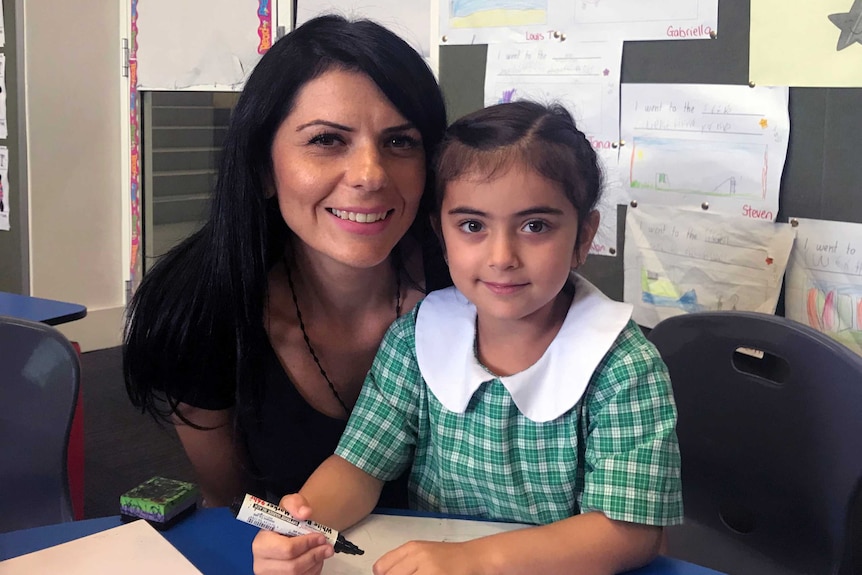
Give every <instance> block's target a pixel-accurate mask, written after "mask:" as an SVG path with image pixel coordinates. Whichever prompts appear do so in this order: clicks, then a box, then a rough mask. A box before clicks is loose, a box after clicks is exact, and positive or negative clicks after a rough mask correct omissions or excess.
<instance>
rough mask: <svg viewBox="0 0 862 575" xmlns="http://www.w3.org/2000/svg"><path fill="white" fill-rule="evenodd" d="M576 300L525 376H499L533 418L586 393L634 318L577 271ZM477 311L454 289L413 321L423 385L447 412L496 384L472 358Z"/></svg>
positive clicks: (545, 417) (435, 296)
mask: <svg viewBox="0 0 862 575" xmlns="http://www.w3.org/2000/svg"><path fill="white" fill-rule="evenodd" d="M572 277H573V279H574V281H575V297H574V299H573V300H572V305H571V306H570V307H569V312H568V314H567V315H566V319H565V320H564V321H563V326H562V327H561V328H560V332H559V334H557V337H556V338H554V341H552V342H551V345H550V346H548V349H547V350H545V353H544V354H543V355H542V357H541V358H539V361H537V362H536V363H534V364H533V365H531V366H530V367H528V368H527V369H525V370H524V371H522V372H519V373H516V374H514V375H509V376H505V377H499V378H498V379H499V380H500V381H501V382H502V384H503V385H504V386H505V387H506V389H507V390H508V392H509V394H510V395H511V396H512V400H513V401H514V402H515V405H516V406H517V407H518V409H519V410H520V411H521V413H523V414H524V416H526V417H527V418H528V419H530V420H532V421H536V422H543V421H551V420H553V419H556V418H557V417H559V416H561V415H562V414H564V413H565V412H567V411H569V410H570V409H571V408H572V407H573V406H574V405H575V404H576V403H577V402H578V400H579V399H580V398H581V396H583V394H584V392H585V391H586V389H587V385H588V384H589V382H590V379H591V378H592V375H593V372H594V371H595V369H596V367H597V366H598V365H599V362H601V360H602V358H603V357H604V356H605V354H606V353H607V352H608V350H609V349H610V348H611V346H612V345H613V343H614V341H616V339H617V336H618V335H619V334H620V332H621V331H622V330H623V328H624V327H625V326H626V324H627V323H628V321H629V319H630V318H631V315H632V306H631V305H630V304H626V303H620V302H616V301H614V300H612V299H609V298H608V297H607V296H605V295H604V294H603V293H602V292H600V291H599V290H598V288H596V287H595V286H594V285H593V284H591V283H590V282H588V281H587V280H585V279H584V278H582V277H580V276H579V275H577V274H572ZM475 335H476V306H474V305H473V304H472V303H470V302H469V301H468V300H467V298H466V297H464V295H463V294H461V292H459V291H458V290H457V289H456V288H454V287H451V288H447V289H444V290H439V291H435V292H432V293H431V294H429V295H428V296H427V297H426V298H425V299H424V300H423V301H422V304H421V305H420V306H419V313H418V316H417V318H416V359H417V361H418V364H419V369H420V371H421V372H422V377H423V378H424V379H425V383H426V384H427V385H428V387H429V388H430V389H431V392H432V393H433V394H434V396H435V397H436V398H437V399H438V400H439V401H440V403H442V404H443V406H444V407H446V409H448V410H450V411H454V412H456V413H464V412H465V411H466V410H467V405H468V404H469V403H470V398H472V397H473V394H474V393H475V392H476V390H477V389H479V386H481V385H482V383H484V382H486V381H490V380H492V379H494V376H493V375H491V374H490V373H489V372H488V371H487V370H486V369H485V368H484V367H483V366H482V365H481V364H480V363H479V360H478V359H477V358H476V356H475V354H474V342H475Z"/></svg>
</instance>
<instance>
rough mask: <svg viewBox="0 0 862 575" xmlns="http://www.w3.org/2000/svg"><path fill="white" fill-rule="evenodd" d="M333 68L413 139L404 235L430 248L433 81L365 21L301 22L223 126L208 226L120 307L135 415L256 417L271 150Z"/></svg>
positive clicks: (280, 228)
mask: <svg viewBox="0 0 862 575" xmlns="http://www.w3.org/2000/svg"><path fill="white" fill-rule="evenodd" d="M332 69H341V70H348V71H357V72H361V73H364V74H366V75H367V76H368V77H369V78H371V80H372V81H373V82H374V83H375V84H376V85H377V86H378V87H379V88H380V90H381V91H382V92H383V93H384V94H385V95H386V97H387V98H388V99H389V100H390V102H392V104H393V105H394V106H395V108H397V109H398V111H399V112H400V113H401V114H402V115H403V116H404V117H405V118H406V119H407V120H408V121H410V122H411V123H412V124H413V125H414V126H415V127H416V128H417V129H418V130H419V132H420V133H421V134H422V143H423V145H424V148H425V157H426V163H427V166H426V168H427V169H426V173H427V174H428V181H427V182H426V187H425V192H424V194H423V196H422V200H421V202H420V206H419V212H418V214H417V216H416V220H415V221H414V223H413V225H412V227H411V229H410V231H409V232H408V234H411V235H412V236H413V237H414V238H415V239H416V240H417V241H418V242H419V243H420V245H421V246H423V248H428V249H433V248H434V246H436V243H437V242H436V238H435V237H434V234H433V233H432V232H431V228H430V225H429V214H430V213H431V210H432V209H433V204H434V200H433V189H434V186H433V182H432V179H433V178H432V174H433V170H432V169H431V162H432V160H433V157H434V152H435V150H436V147H437V145H438V143H439V142H440V140H441V138H442V136H443V131H444V129H445V127H446V109H445V105H444V102H443V98H442V95H441V93H440V89H439V87H438V85H437V82H436V80H435V79H434V75H433V74H432V73H431V71H430V70H429V68H428V66H427V64H426V63H425V62H424V60H423V59H422V58H421V57H420V56H419V54H417V53H416V51H415V50H413V49H412V48H411V47H410V46H409V45H408V44H407V43H406V42H404V41H403V40H401V39H400V38H399V37H398V36H396V35H395V34H393V33H392V32H390V31H388V30H386V29H385V28H383V27H382V26H380V25H378V24H376V23H374V22H371V21H368V20H359V21H353V22H351V21H348V20H346V19H344V18H341V17H339V16H322V17H319V18H316V19H314V20H310V21H309V22H307V23H305V24H303V25H302V26H300V27H299V28H297V29H296V30H295V31H293V32H291V33H289V34H288V35H287V36H285V37H284V38H282V39H281V40H279V41H278V42H276V43H275V44H274V45H273V47H272V48H271V49H270V50H269V51H268V52H267V53H266V54H265V55H264V56H263V57H262V58H261V60H260V61H259V62H258V64H257V66H256V67H255V69H254V71H253V72H252V73H251V75H250V76H249V78H248V81H247V83H246V85H245V88H244V89H243V92H242V94H241V96H240V98H239V101H238V102H237V105H236V107H235V109H234V111H233V114H232V116H231V120H230V125H229V127H228V132H227V136H226V140H225V145H224V150H223V153H222V156H221V160H220V165H219V174H218V179H217V181H216V185H215V189H214V192H213V198H212V204H211V211H210V215H209V218H208V220H207V222H206V223H205V224H204V226H203V227H202V228H201V229H200V230H199V231H198V232H196V233H195V234H194V235H192V236H191V237H189V238H188V239H186V240H185V241H184V242H182V243H181V244H180V245H178V246H177V247H175V248H174V249H172V250H171V251H170V252H169V253H168V254H166V255H165V256H164V257H163V258H162V259H161V260H160V261H159V262H158V263H157V264H156V265H155V266H154V267H153V269H152V270H151V271H150V272H149V273H147V275H146V276H145V277H144V279H143V281H142V282H141V285H140V287H139V288H138V290H137V291H136V293H135V295H134V297H133V298H132V301H131V303H130V304H129V309H128V315H127V321H126V329H125V337H124V347H123V372H124V377H125V382H126V390H127V392H128V394H129V397H130V398H131V400H132V403H133V404H134V405H135V406H137V407H139V408H140V409H141V410H142V411H149V412H150V413H152V414H153V415H154V416H156V417H158V418H166V417H169V416H170V414H171V413H173V412H175V409H176V406H177V404H178V403H179V402H180V401H182V402H185V403H189V404H192V405H198V406H200V407H208V405H207V399H208V398H210V397H211V396H221V397H224V396H225V394H235V397H236V401H237V403H238V404H241V405H244V406H245V405H252V406H255V408H256V406H257V402H259V400H260V399H259V398H260V395H259V394H260V385H261V382H262V379H263V378H262V375H261V372H260V363H261V362H260V360H259V357H260V353H261V350H262V349H263V346H265V345H266V342H265V340H264V339H263V338H265V337H266V332H265V331H264V329H263V318H264V306H265V301H266V297H267V273H268V270H269V268H270V266H271V265H272V264H273V263H274V262H275V261H276V260H277V259H278V258H280V257H281V255H282V253H283V251H284V246H285V245H286V243H287V242H288V241H289V233H290V231H289V229H288V228H287V225H286V224H285V223H284V220H283V218H282V216H281V214H280V212H279V210H278V205H277V200H276V198H274V197H273V198H270V199H267V198H266V190H267V189H268V188H269V187H271V186H272V185H273V183H274V177H273V166H272V153H271V150H272V142H273V138H274V136H275V133H276V131H277V130H278V128H279V126H280V125H281V123H282V121H283V120H284V119H285V117H286V116H287V115H288V114H289V113H290V111H291V109H292V107H293V105H294V102H295V100H296V96H297V94H298V92H299V91H300V89H301V88H302V87H303V86H304V85H305V84H306V83H307V82H309V81H310V80H312V79H314V78H316V77H318V76H320V75H321V74H323V73H324V72H326V71H329V70H332ZM441 261H442V260H441ZM209 407H213V408H224V407H225V406H209Z"/></svg>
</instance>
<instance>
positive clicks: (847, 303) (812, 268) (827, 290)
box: [784, 218, 862, 355]
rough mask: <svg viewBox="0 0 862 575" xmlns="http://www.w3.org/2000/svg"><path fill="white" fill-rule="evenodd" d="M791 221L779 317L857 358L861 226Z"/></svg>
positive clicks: (861, 330)
mask: <svg viewBox="0 0 862 575" xmlns="http://www.w3.org/2000/svg"><path fill="white" fill-rule="evenodd" d="M792 219H793V220H795V221H796V222H798V225H797V228H796V245H795V246H794V248H793V251H792V252H791V254H790V263H789V264H788V266H787V281H786V285H785V288H784V289H785V304H784V307H785V315H786V316H787V317H789V318H790V319H793V320H796V321H798V322H800V323H804V324H806V325H809V326H811V327H813V328H814V329H816V330H818V331H821V332H823V333H825V334H826V335H828V336H829V337H831V338H833V339H834V340H836V341H839V342H841V343H843V344H844V345H846V346H847V347H849V348H850V349H852V350H853V351H855V352H856V353H858V354H860V355H862V224H853V223H846V222H829V221H824V220H811V219H805V218H792Z"/></svg>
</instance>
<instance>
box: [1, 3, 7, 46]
mask: <svg viewBox="0 0 862 575" xmlns="http://www.w3.org/2000/svg"><path fill="white" fill-rule="evenodd" d="M4 46H6V23H5V21H4V20H3V0H0V48H2V47H4Z"/></svg>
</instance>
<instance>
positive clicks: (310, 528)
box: [231, 494, 365, 555]
mask: <svg viewBox="0 0 862 575" xmlns="http://www.w3.org/2000/svg"><path fill="white" fill-rule="evenodd" d="M231 511H233V514H234V516H235V517H236V518H237V519H239V520H240V521H245V522H246V523H248V524H249V525H254V526H255V527H260V528H261V529H266V530H267V531H274V532H276V533H280V534H281V535H287V536H288V537H297V536H299V535H308V534H309V533H323V535H324V536H326V540H327V541H329V543H330V544H331V545H332V546H333V547H334V548H335V552H336V553H346V554H348V555H363V554H364V553H365V551H363V550H362V549H360V548H359V547H357V546H356V545H354V544H353V543H351V542H350V541H348V540H347V539H345V538H344V535H339V533H338V531H336V530H335V529H332V528H330V527H326V526H325V525H321V524H320V523H315V522H314V521H309V520H305V521H303V520H302V519H296V518H295V517H293V516H292V515H291V514H290V513H288V512H287V511H285V510H284V509H282V508H281V507H278V506H277V505H273V504H272V503H270V502H269V501H264V500H263V499H259V498H257V497H255V496H254V495H248V494H246V496H245V498H244V499H243V500H242V502H240V501H235V502H234V504H233V505H231Z"/></svg>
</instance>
